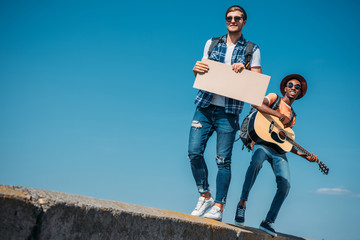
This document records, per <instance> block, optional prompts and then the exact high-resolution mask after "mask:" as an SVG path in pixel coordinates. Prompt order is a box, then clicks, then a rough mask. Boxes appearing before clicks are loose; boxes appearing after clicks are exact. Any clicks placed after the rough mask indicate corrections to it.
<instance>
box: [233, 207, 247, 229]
mask: <svg viewBox="0 0 360 240" xmlns="http://www.w3.org/2000/svg"><path fill="white" fill-rule="evenodd" d="M245 210H246V208H244V207H243V206H237V208H236V213H235V224H237V225H241V226H244V222H245Z"/></svg>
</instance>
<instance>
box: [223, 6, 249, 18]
mask: <svg viewBox="0 0 360 240" xmlns="http://www.w3.org/2000/svg"><path fill="white" fill-rule="evenodd" d="M234 11H240V12H242V13H243V15H244V20H246V19H247V15H246V12H245V10H244V9H243V8H242V7H240V6H239V5H234V6H231V7H229V8H228V10H227V11H226V13H225V18H226V17H227V15H228V13H229V12H234Z"/></svg>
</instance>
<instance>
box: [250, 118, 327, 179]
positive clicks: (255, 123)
mask: <svg viewBox="0 0 360 240" xmlns="http://www.w3.org/2000/svg"><path fill="white" fill-rule="evenodd" d="M283 126H284V125H283V124H282V123H281V121H280V120H279V118H277V117H275V116H272V115H269V114H265V113H261V112H259V111H255V112H254V113H253V114H252V115H251V117H250V121H249V126H248V133H249V136H250V138H251V140H253V141H254V142H258V143H264V144H265V145H268V146H270V147H272V148H274V149H275V150H277V151H278V152H279V153H285V152H289V151H290V150H291V149H292V147H293V146H294V147H295V148H296V149H297V150H299V151H300V152H302V153H304V154H306V155H307V156H310V155H311V154H310V153H309V152H308V151H307V150H306V149H304V148H303V147H301V146H300V145H299V144H298V143H296V142H295V141H294V140H295V133H294V131H293V130H292V129H291V128H285V129H284V128H283ZM317 163H318V164H319V168H320V170H321V171H322V172H323V173H324V174H326V175H327V174H328V173H329V168H328V167H327V166H326V165H325V164H324V163H323V162H321V161H320V160H317Z"/></svg>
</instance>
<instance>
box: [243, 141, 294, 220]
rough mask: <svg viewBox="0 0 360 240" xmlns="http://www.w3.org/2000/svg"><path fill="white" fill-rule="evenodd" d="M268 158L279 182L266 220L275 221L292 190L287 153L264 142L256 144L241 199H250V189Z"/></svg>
mask: <svg viewBox="0 0 360 240" xmlns="http://www.w3.org/2000/svg"><path fill="white" fill-rule="evenodd" d="M266 160H267V161H268V162H269V163H270V164H271V167H272V170H273V172H274V174H275V177H276V183H277V190H276V194H275V196H274V199H273V201H272V204H271V207H270V210H269V212H268V214H267V216H266V220H268V221H269V222H271V223H274V222H275V219H276V217H277V215H278V213H279V210H280V208H281V205H282V204H283V202H284V200H285V198H286V196H287V195H288V193H289V190H290V170H289V162H288V160H287V158H286V155H285V154H279V153H277V152H276V151H275V150H274V149H272V148H271V147H268V146H265V145H262V144H255V145H254V148H253V153H252V157H251V162H250V166H249V168H248V170H247V172H246V177H245V182H244V185H243V190H242V193H241V200H245V201H247V200H248V196H249V193H250V190H251V188H252V186H253V185H254V183H255V180H256V177H257V175H258V173H259V171H260V169H261V167H262V165H263V163H264V161H266Z"/></svg>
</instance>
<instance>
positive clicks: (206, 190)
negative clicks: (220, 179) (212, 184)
mask: <svg viewBox="0 0 360 240" xmlns="http://www.w3.org/2000/svg"><path fill="white" fill-rule="evenodd" d="M197 188H198V192H199V193H201V194H202V193H207V192H210V190H209V189H208V188H204V187H203V186H198V187H197Z"/></svg>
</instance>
